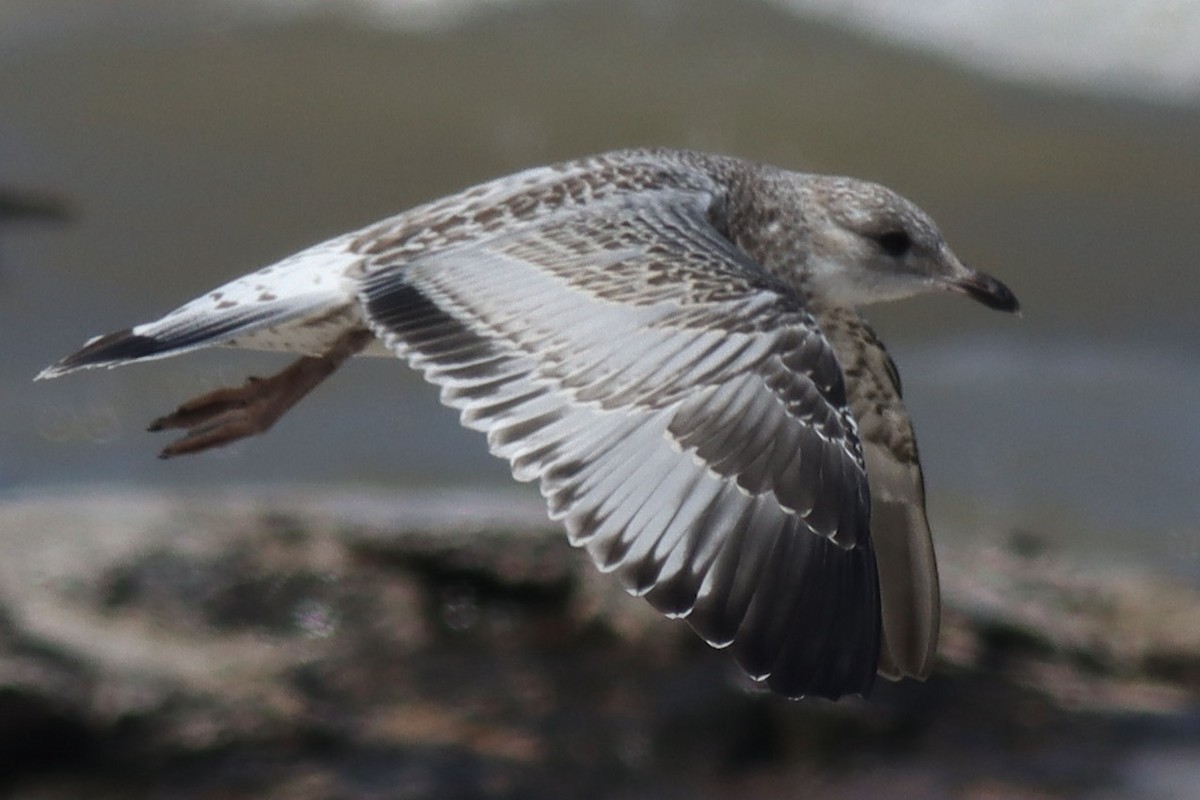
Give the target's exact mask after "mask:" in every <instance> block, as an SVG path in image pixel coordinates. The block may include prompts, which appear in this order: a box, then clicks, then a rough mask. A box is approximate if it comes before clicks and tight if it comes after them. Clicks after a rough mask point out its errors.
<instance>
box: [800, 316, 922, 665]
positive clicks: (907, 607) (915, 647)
mask: <svg viewBox="0 0 1200 800" xmlns="http://www.w3.org/2000/svg"><path fill="white" fill-rule="evenodd" d="M821 328H822V330H823V331H824V332H825V335H826V336H827V337H828V339H829V342H830V343H831V344H832V345H833V347H834V350H835V351H836V352H837V354H838V359H839V360H840V361H841V363H842V366H843V370H844V371H845V377H846V392H847V395H848V400H849V403H850V409H851V411H852V412H853V413H854V417H855V419H856V420H857V422H858V433H859V436H860V437H861V438H862V443H863V451H864V454H865V456H866V462H867V473H868V474H869V475H870V480H871V537H872V541H873V542H874V545H875V549H876V552H877V554H878V558H879V587H880V594H881V596H882V605H883V647H882V651H881V653H880V666H879V671H880V673H881V674H883V675H885V676H887V677H889V678H892V679H898V678H902V677H905V676H911V677H916V678H925V677H926V676H928V675H929V672H930V670H931V669H933V660H934V654H935V652H936V650H937V641H938V626H939V620H940V615H941V600H940V597H941V595H940V592H939V590H938V574H937V562H936V561H935V559H934V552H933V537H932V536H931V535H930V532H929V521H928V519H927V518H926V516H925V481H924V478H923V477H922V475H921V462H920V459H919V458H918V455H917V440H916V437H915V436H914V435H913V427H912V421H911V420H910V419H909V416H908V412H907V411H906V410H905V408H904V403H903V400H902V399H901V391H900V375H899V373H897V371H896V366H895V364H894V363H893V362H892V359H891V357H890V356H889V355H888V353H887V351H886V350H885V349H884V347H883V343H882V342H880V341H879V339H878V337H876V335H875V332H874V331H872V330H871V328H870V327H869V326H868V325H867V323H866V321H865V320H864V319H863V318H862V317H861V316H859V315H858V314H857V313H856V312H854V311H851V310H848V309H846V310H841V311H838V312H834V313H831V314H830V315H828V316H823V317H822V319H821Z"/></svg>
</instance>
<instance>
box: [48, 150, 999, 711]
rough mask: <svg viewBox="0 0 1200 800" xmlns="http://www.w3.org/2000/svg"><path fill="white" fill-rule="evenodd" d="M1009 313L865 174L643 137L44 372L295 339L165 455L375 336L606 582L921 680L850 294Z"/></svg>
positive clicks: (414, 216)
mask: <svg viewBox="0 0 1200 800" xmlns="http://www.w3.org/2000/svg"><path fill="white" fill-rule="evenodd" d="M942 290H948V291H951V292H956V293H959V294H964V295H966V296H968V297H970V298H972V299H974V300H977V301H979V302H981V303H983V304H984V305H986V306H989V307H991V308H995V309H999V310H1002V311H1010V312H1015V311H1016V310H1017V307H1018V304H1017V300H1016V297H1015V296H1014V295H1013V293H1012V292H1011V291H1010V290H1009V289H1008V288H1007V287H1005V286H1004V285H1003V284H1002V283H1000V282H999V281H998V280H996V279H995V278H993V277H991V276H989V275H985V274H983V273H981V272H976V271H974V270H971V269H969V268H967V267H966V266H964V264H963V263H962V262H961V261H960V260H959V259H958V258H957V257H956V256H955V255H954V253H953V252H952V251H951V250H950V248H949V247H948V246H947V244H946V242H945V240H944V239H943V237H942V235H941V233H940V232H939V230H938V228H937V226H936V225H935V224H934V222H933V220H931V219H930V217H929V216H928V215H927V214H926V213H924V212H923V211H921V209H919V208H918V207H917V206H916V205H915V204H913V203H912V202H911V201H909V200H907V199H905V198H904V197H901V196H900V195H898V194H896V193H895V192H893V191H891V190H889V189H887V188H885V187H883V186H881V185H879V184H876V183H871V182H867V181H862V180H856V179H853V178H848V177H835V176H828V175H817V174H806V173H799V172H791V171H786V170H783V169H779V168H775V167H771V166H767V165H763V164H758V163H754V162H750V161H746V160H742V159H739V158H733V157H728V156H719V155H710V154H703V153H697V152H691V151H682V150H670V149H636V150H623V151H617V152H612V153H605V154H601V155H596V156H591V157H587V158H581V159H578V160H574V161H569V162H565V163H561V164H556V165H552V166H545V167H538V168H534V169H529V170H526V171H523V172H519V173H517V174H515V175H511V176H508V177H503V178H499V179H496V180H493V181H490V182H487V183H483V184H480V185H478V186H475V187H473V188H469V189H466V190H464V191H462V192H460V193H458V194H455V195H452V196H450V197H447V198H444V199H441V200H437V201H434V202H431V203H428V204H426V205H422V206H418V207H416V208H414V209H411V210H409V211H406V212H404V213H401V214H399V215H397V216H394V217H391V218H389V219H385V220H383V221H381V222H378V223H376V224H373V225H370V226H368V227H366V228H363V229H361V230H358V231H355V232H352V233H348V234H345V235H343V236H339V237H336V238H334V239H331V240H329V241H326V242H323V243H321V244H318V245H316V246H314V247H311V248H309V249H307V250H304V251H302V252H300V253H297V254H296V255H293V256H291V257H289V258H286V259H284V260H282V261H280V262H278V263H276V264H273V265H271V266H268V267H264V268H263V269H260V270H258V271H257V272H253V273H251V274H249V275H246V276H244V277H241V278H237V279H235V280H233V281H231V282H229V283H227V284H225V285H223V286H221V287H219V288H217V289H215V290H213V291H211V292H208V293H207V294H205V295H203V296H201V297H199V298H197V299H195V300H193V301H191V302H189V303H187V304H185V305H183V306H181V307H180V308H178V309H176V310H174V311H172V312H170V313H169V314H167V315H166V316H164V317H162V318H161V319H159V320H157V321H155V322H148V323H145V324H141V325H136V326H134V327H132V328H128V329H125V330H122V331H118V332H116V333H111V334H108V335H107V336H100V337H96V338H93V339H91V340H90V341H88V342H87V343H86V344H85V345H84V347H83V348H82V349H81V350H79V351H78V352H76V353H74V354H73V355H70V356H67V357H66V358H64V359H62V360H61V361H59V362H58V363H56V364H54V365H53V366H51V367H48V368H47V369H45V370H44V371H43V372H42V373H41V374H40V375H39V376H38V377H39V378H52V377H56V376H59V375H63V374H65V373H68V372H72V371H75V370H78V369H83V368H90V367H114V366H118V365H122V364H127V363H130V362H134V361H148V360H152V359H157V358H164V357H167V356H174V355H179V354H181V353H186V352H189V351H192V350H197V349H200V348H204V347H211V346H216V345H220V346H226V347H240V348H250V349H257V350H281V351H288V352H292V353H298V354H300V355H301V357H300V358H299V359H298V360H296V361H295V362H293V363H292V364H291V365H290V366H288V367H287V368H285V369H284V370H282V371H281V372H279V373H278V374H276V375H273V376H271V377H267V378H257V377H252V378H250V379H249V380H248V381H247V382H246V383H245V384H244V385H241V386H238V387H232V388H224V389H218V390H216V391H213V392H210V393H208V394H206V395H204V396H202V397H198V398H196V399H194V400H192V401H190V402H188V403H185V404H184V405H182V406H180V407H179V408H178V410H176V411H175V412H174V413H172V414H169V415H167V416H165V417H162V418H160V419H158V420H155V421H154V422H153V423H152V424H151V426H150V430H152V431H158V430H165V429H181V430H183V431H184V434H185V435H183V436H182V438H180V439H178V440H177V441H175V442H173V443H172V444H170V445H168V446H167V447H166V448H165V449H164V450H163V452H162V454H161V455H162V456H163V457H172V456H178V455H182V454H185V453H195V452H198V451H201V450H206V449H209V448H212V447H217V446H220V445H224V444H227V443H228V442H231V441H234V440H237V439H240V438H243V437H246V436H250V435H253V434H258V433H261V432H263V431H265V430H267V429H268V428H270V427H271V425H272V424H273V423H274V422H275V421H276V420H277V419H278V418H279V417H280V416H281V415H283V414H284V413H285V412H286V411H287V410H288V409H289V408H291V407H292V406H293V405H294V404H295V403H296V402H297V401H298V400H300V399H301V398H302V397H304V396H305V395H306V394H307V393H308V392H309V391H311V390H312V389H313V388H314V387H315V386H317V385H318V384H319V383H321V382H322V381H323V380H324V379H326V378H327V377H329V375H331V374H332V373H333V372H334V371H336V370H337V369H338V367H339V366H340V365H341V364H342V363H344V362H345V361H346V359H348V358H350V357H352V356H355V355H359V354H362V355H390V356H398V357H399V358H401V359H403V360H405V361H406V362H407V363H408V365H409V366H410V367H412V368H414V369H416V370H419V371H420V372H421V373H422V374H423V375H424V377H425V378H426V380H428V381H429V382H431V383H433V384H435V385H437V386H438V387H440V392H441V400H442V402H443V403H444V404H445V405H447V406H450V407H452V408H455V409H457V410H458V411H459V415H460V419H461V421H462V424H463V425H465V426H466V427H468V428H472V429H475V430H479V431H482V432H484V433H485V434H486V435H487V442H488V447H489V449H490V451H491V452H492V453H493V454H494V455H496V456H498V457H500V458H503V459H506V460H507V461H508V462H509V464H510V466H511V469H512V474H513V476H514V478H516V479H517V480H518V481H536V482H538V484H539V486H540V489H541V494H542V495H543V497H544V498H545V500H546V504H547V507H548V512H549V515H550V517H551V518H552V519H554V520H559V521H561V523H562V525H563V526H564V527H565V529H566V534H567V537H568V539H569V541H570V543H571V544H572V545H574V546H576V547H581V548H583V549H584V550H586V551H587V553H588V554H589V555H590V556H591V558H592V559H593V561H594V562H595V564H596V565H597V566H598V567H599V568H600V569H601V570H602V571H604V572H610V573H613V574H614V575H615V576H616V578H617V579H618V580H619V581H620V582H621V584H622V585H623V586H624V587H625V589H626V590H627V591H629V592H630V593H631V594H634V595H638V596H641V597H644V598H645V599H646V600H647V601H649V602H650V603H651V604H652V605H653V606H654V607H655V608H657V609H658V610H659V611H660V612H662V613H664V614H665V615H667V616H668V617H676V618H683V619H686V620H687V621H688V623H689V624H690V625H691V627H692V628H693V629H694V630H695V631H696V633H697V634H699V635H700V636H701V637H702V638H703V639H704V640H705V641H707V642H708V643H709V644H711V645H713V646H714V647H718V648H725V647H728V648H730V650H731V651H732V652H733V655H734V657H735V658H736V660H737V661H738V663H739V664H740V665H741V667H742V668H743V669H744V670H745V672H746V673H747V674H748V675H749V676H750V677H751V678H753V679H755V680H757V681H760V682H763V683H765V684H766V686H768V687H769V688H770V689H771V690H773V691H774V692H777V693H779V694H782V695H785V696H788V697H801V696H819V697H826V698H831V699H836V698H839V697H842V696H844V695H849V694H858V695H863V696H866V695H867V694H868V693H869V691H870V689H871V687H872V685H873V683H874V680H875V678H876V675H882V676H884V677H885V678H888V679H892V680H899V679H901V678H904V677H912V678H918V679H924V678H925V677H927V676H928V675H929V673H930V671H931V669H932V667H933V664H934V660H935V653H936V648H937V638H938V622H939V615H940V596H939V590H938V576H937V566H936V561H935V557H934V550H933V542H932V539H931V536H930V530H929V523H928V521H927V519H926V514H925V491H924V481H923V477H922V473H921V466H920V462H919V460H918V455H917V446H916V440H915V439H914V435H913V427H912V423H911V421H910V419H909V416H908V414H907V412H906V411H905V408H904V405H903V403H902V401H901V387H900V377H899V374H898V373H897V371H896V367H895V364H894V363H893V362H892V360H891V358H890V357H889V356H888V354H887V352H886V350H885V349H884V347H883V345H882V343H881V342H880V341H879V339H878V338H877V337H876V335H875V334H874V332H873V331H872V329H871V328H870V327H869V326H868V324H867V322H866V321H865V320H864V319H863V317H862V316H861V315H860V314H859V312H858V308H859V307H860V306H863V305H866V304H869V303H876V302H882V301H890V300H897V299H901V298H905V297H909V296H913V295H917V294H921V293H926V292H935V291H942Z"/></svg>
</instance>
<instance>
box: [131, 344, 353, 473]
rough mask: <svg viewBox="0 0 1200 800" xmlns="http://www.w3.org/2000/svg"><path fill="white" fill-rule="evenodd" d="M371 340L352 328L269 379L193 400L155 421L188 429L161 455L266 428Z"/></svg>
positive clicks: (156, 425)
mask: <svg viewBox="0 0 1200 800" xmlns="http://www.w3.org/2000/svg"><path fill="white" fill-rule="evenodd" d="M369 341H371V332H370V331H367V330H363V329H356V330H352V331H349V332H348V333H346V334H344V335H343V336H342V337H341V338H340V339H338V340H337V341H336V342H334V344H333V346H332V347H330V348H329V349H328V350H327V351H325V353H323V354H322V355H319V356H305V357H303V358H300V359H297V360H296V361H294V362H292V363H291V364H290V365H289V366H288V367H287V368H285V369H284V370H283V371H281V372H278V373H276V374H275V375H272V376H271V377H269V378H253V377H252V378H249V379H247V381H246V382H245V383H244V384H242V385H241V386H238V387H236V388H234V387H231V388H225V389H217V390H216V391H212V392H209V393H208V394H205V395H201V396H200V397H197V398H195V399H192V400H189V401H188V402H186V403H184V404H183V405H181V406H180V407H179V408H178V409H176V410H175V411H174V412H173V413H171V414H168V415H167V416H165V417H159V418H158V419H156V420H154V422H151V423H150V428H149V430H151V431H161V430H167V429H169V428H181V429H183V430H186V431H187V434H186V435H185V436H184V437H183V438H181V439H177V440H176V441H174V442H172V443H171V444H169V445H167V446H166V447H165V448H163V451H162V452H161V453H159V458H172V457H173V456H181V455H185V454H187V453H199V452H201V451H202V450H208V449H211V448H213V447H220V446H222V445H226V444H229V443H230V442H233V441H236V440H238V439H244V438H245V437H247V436H254V435H256V434H259V433H264V432H266V431H267V430H269V429H270V427H271V426H272V425H274V424H275V421H276V420H278V419H279V418H280V417H282V416H283V415H284V413H285V412H287V410H288V409H289V408H291V407H292V406H294V405H296V403H298V402H299V401H300V399H301V398H302V397H304V396H305V395H306V394H308V393H309V392H311V391H312V390H313V389H315V388H316V387H317V385H318V384H319V383H321V381H323V380H325V379H326V378H328V377H329V376H330V375H332V374H333V373H334V372H335V371H336V370H337V368H338V367H340V366H341V365H342V364H343V363H344V362H345V361H346V359H348V358H350V357H351V356H353V355H354V354H355V353H357V352H359V351H360V350H362V349H363V348H364V347H366V346H367V343H368V342H369Z"/></svg>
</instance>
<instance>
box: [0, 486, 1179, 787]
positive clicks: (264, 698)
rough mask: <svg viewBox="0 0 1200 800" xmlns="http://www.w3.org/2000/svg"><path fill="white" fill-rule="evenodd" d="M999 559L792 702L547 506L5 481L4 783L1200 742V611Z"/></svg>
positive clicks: (714, 775)
mask: <svg viewBox="0 0 1200 800" xmlns="http://www.w3.org/2000/svg"><path fill="white" fill-rule="evenodd" d="M1018 544H1019V546H1015V547H1013V548H1009V549H996V550H994V551H993V550H989V551H986V552H972V553H944V554H943V561H944V564H945V567H944V569H943V575H944V576H945V588H946V599H947V605H948V609H947V618H946V624H945V630H944V633H943V658H942V667H941V668H940V669H939V670H938V672H937V673H936V674H935V676H934V677H933V678H932V679H931V680H930V681H929V682H928V683H925V684H918V683H905V684H900V685H891V684H882V685H880V686H879V687H878V688H877V690H876V692H875V695H874V696H873V697H872V698H871V700H870V701H860V700H849V701H843V702H841V703H837V704H833V703H827V702H821V701H814V702H808V701H804V702H789V701H785V700H780V699H778V698H774V697H770V696H768V695H765V694H763V693H761V692H758V691H756V690H754V688H753V687H752V686H750V685H749V682H748V681H746V680H745V679H743V678H742V677H741V676H740V673H739V672H738V671H737V669H736V668H735V667H734V665H733V664H732V661H731V659H729V658H728V655H727V654H724V653H720V652H716V651H712V650H711V649H709V648H708V647H707V646H705V645H703V644H702V643H701V642H699V640H698V639H696V637H694V636H693V635H692V634H691V633H690V631H688V630H687V627H686V625H684V624H683V623H680V622H672V621H668V620H664V619H662V618H661V617H660V616H659V615H658V614H657V613H655V612H653V611H652V610H651V609H650V608H649V607H648V606H647V605H646V604H645V603H643V602H641V601H639V600H637V599H635V598H630V597H628V596H626V595H625V594H624V593H623V592H621V591H620V590H619V589H618V588H617V587H616V582H615V581H613V580H610V579H609V578H607V577H605V576H602V575H599V574H598V573H597V572H596V571H595V570H594V569H593V568H592V566H591V564H590V563H589V562H588V561H587V559H586V557H585V556H584V555H583V554H582V553H580V552H578V551H574V550H572V549H571V548H570V547H568V546H567V545H566V544H565V542H564V540H563V537H562V534H561V533H560V531H559V530H558V529H557V527H556V526H553V525H551V524H550V523H548V522H547V521H546V520H545V518H544V516H543V514H542V511H541V507H540V503H539V502H538V500H537V498H536V497H532V498H531V497H528V496H525V495H486V494H485V495H479V494H458V495H453V494H432V495H423V496H417V495H412V496H409V495H395V494H389V495H383V494H365V493H364V494H335V493H325V494H321V493H315V492H311V491H306V492H299V491H298V492H290V493H289V492H278V493H273V494H255V495H250V494H242V495H238V494H229V495H220V494H212V493H210V494H197V495H178V494H152V493H141V494H133V493H125V494H122V493H112V494H95V495H77V496H60V495H54V496H44V497H28V498H13V499H10V500H8V501H7V502H6V503H3V504H0V603H2V606H0V612H2V613H0V741H3V742H4V747H3V748H0V794H2V795H3V796H6V797H10V796H11V797H17V798H39V799H41V798H58V797H62V798H67V797H71V798H74V797H81V796H86V797H91V798H109V797H111V798H117V797H120V798H130V797H146V798H168V797H170V798H175V797H187V798H192V797H221V798H242V797H246V798H249V797H266V798H285V797H286V798H300V799H301V800H303V799H304V798H341V797H347V798H350V797H354V798H358V797H369V798H376V797H379V798H383V797H439V798H444V797H479V796H488V797H547V798H549V797H564V796H572V797H592V796H595V797H600V796H606V797H607V796H620V797H631V798H635V797H689V798H690V797H718V796H726V795H731V794H734V795H746V794H750V795H754V796H758V797H780V798H782V797H793V796H795V795H796V794H797V792H799V791H804V792H806V793H809V794H810V795H818V796H822V797H833V798H842V797H844V798H850V797H877V796H884V795H885V794H886V796H888V797H892V798H904V797H913V798H917V797H920V798H938V797H956V798H957V797H964V798H965V797H972V798H974V797H1006V798H1008V797H1012V798H1022V797H1031V798H1032V797H1075V796H1089V797H1090V796H1095V797H1101V796H1108V795H1103V794H1102V792H1103V791H1108V790H1109V789H1111V788H1112V787H1120V786H1122V785H1123V782H1130V781H1134V780H1136V781H1137V782H1138V785H1150V784H1149V783H1147V778H1146V769H1147V766H1146V765H1147V763H1151V762H1149V761H1148V760H1147V758H1146V753H1145V748H1146V747H1148V746H1151V747H1157V745H1158V744H1163V743H1167V744H1169V745H1170V752H1172V753H1183V754H1192V755H1194V754H1197V753H1200V724H1198V723H1200V716H1198V715H1197V714H1196V708H1197V703H1196V701H1197V698H1198V697H1200V596H1198V595H1197V593H1196V592H1195V591H1194V590H1191V589H1185V588H1181V587H1173V586H1169V585H1167V584H1166V583H1164V582H1163V581H1161V580H1160V579H1156V578H1154V577H1152V576H1142V577H1139V576H1133V575H1124V574H1113V575H1108V576H1085V575H1081V574H1079V573H1078V572H1076V571H1072V570H1071V568H1070V565H1068V564H1064V563H1061V562H1059V561H1056V560H1055V558H1054V556H1053V554H1052V553H1048V552H1047V551H1046V550H1045V549H1044V548H1042V547H1036V546H1033V547H1031V546H1030V541H1028V540H1025V539H1023V540H1022V541H1020V542H1019V543H1018ZM1186 763H1187V760H1186V757H1181V758H1180V759H1177V760H1175V761H1171V760H1170V759H1167V760H1163V759H1158V760H1155V761H1153V764H1154V765H1155V768H1156V769H1160V770H1167V771H1171V770H1172V769H1175V768H1176V767H1179V768H1182V766H1180V765H1185V764H1186ZM1126 764H1129V765H1130V766H1129V767H1128V768H1126V766H1125V765H1126ZM1172 765H1175V766H1174V767H1173V766H1172ZM1151 783H1153V785H1173V784H1170V782H1169V781H1165V782H1164V781H1159V782H1151ZM1111 796H1114V797H1116V796H1121V797H1126V796H1134V795H1132V794H1120V793H1118V794H1114V795H1111Z"/></svg>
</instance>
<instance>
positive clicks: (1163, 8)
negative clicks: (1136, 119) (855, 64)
mask: <svg viewBox="0 0 1200 800" xmlns="http://www.w3.org/2000/svg"><path fill="white" fill-rule="evenodd" d="M766 2H770V3H772V4H774V5H776V6H779V7H782V8H784V9H786V10H788V11H789V12H791V13H794V14H796V15H798V16H801V17H805V18H808V19H819V20H822V21H825V22H829V23H834V24H837V25H839V26H841V27H845V28H848V29H851V30H855V31H859V32H862V33H865V34H868V35H870V36H872V37H874V38H876V39H879V40H882V41H886V42H888V43H890V44H895V45H900V46H904V47H908V48H912V49H916V50H920V51H923V52H928V53H933V54H935V55H939V56H941V57H944V58H949V59H951V60H953V61H956V62H959V63H962V64H967V65H969V66H972V67H974V68H976V69H980V70H983V71H986V72H989V73H992V74H995V75H998V76H1000V77H1003V78H1007V79H1016V80H1019V81H1023V82H1032V83H1038V84H1045V85H1049V86H1055V87H1059V88H1065V89H1072V90H1085V91H1100V92H1108V93H1118V94H1125V95H1136V96H1145V97H1151V98H1155V99H1158V100H1164V101H1168V102H1179V103H1194V102H1196V101H1198V100H1200V2H1198V0H1140V2H1126V1H1125V0H1054V1H1053V2H1043V3H1034V2H1029V0H766Z"/></svg>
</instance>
